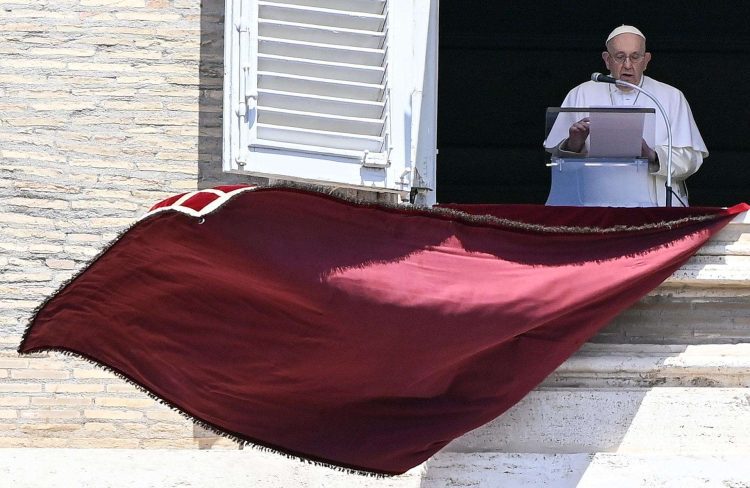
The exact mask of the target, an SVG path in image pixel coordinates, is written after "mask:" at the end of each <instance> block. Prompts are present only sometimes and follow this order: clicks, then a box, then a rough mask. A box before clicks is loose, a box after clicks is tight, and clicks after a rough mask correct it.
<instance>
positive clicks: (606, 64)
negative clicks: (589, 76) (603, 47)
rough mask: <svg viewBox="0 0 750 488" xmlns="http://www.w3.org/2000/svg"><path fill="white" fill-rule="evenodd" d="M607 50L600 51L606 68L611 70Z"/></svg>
mask: <svg viewBox="0 0 750 488" xmlns="http://www.w3.org/2000/svg"><path fill="white" fill-rule="evenodd" d="M609 59H610V57H609V51H603V52H602V60H603V61H604V65H605V66H606V67H607V69H608V70H609V71H610V72H611V71H612V69H611V68H610V67H609Z"/></svg>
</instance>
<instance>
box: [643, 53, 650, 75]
mask: <svg viewBox="0 0 750 488" xmlns="http://www.w3.org/2000/svg"><path fill="white" fill-rule="evenodd" d="M650 61H651V53H649V52H647V53H645V54H644V55H643V71H646V68H647V67H648V63H649V62H650Z"/></svg>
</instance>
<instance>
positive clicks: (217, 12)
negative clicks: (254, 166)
mask: <svg viewBox="0 0 750 488" xmlns="http://www.w3.org/2000/svg"><path fill="white" fill-rule="evenodd" d="M224 17H225V16H224V0H203V2H202V7H201V19H200V29H201V32H200V42H201V44H200V45H201V47H200V62H199V67H198V69H199V84H200V86H199V95H198V97H199V98H198V110H199V111H198V128H199V132H198V165H199V168H198V188H199V189H204V188H211V187H214V186H217V185H234V184H241V183H249V184H267V183H268V179H267V178H259V177H251V176H242V175H235V174H229V173H223V172H222V169H221V154H222V103H223V98H224V88H223V86H224V85H223V84H224Z"/></svg>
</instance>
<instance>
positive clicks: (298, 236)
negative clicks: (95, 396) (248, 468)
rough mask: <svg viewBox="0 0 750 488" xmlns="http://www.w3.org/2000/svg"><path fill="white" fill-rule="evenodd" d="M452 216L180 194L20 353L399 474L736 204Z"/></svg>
mask: <svg viewBox="0 0 750 488" xmlns="http://www.w3.org/2000/svg"><path fill="white" fill-rule="evenodd" d="M457 207H458V208H464V209H465V210H469V211H472V212H478V213H479V214H481V215H476V214H474V215H472V214H470V213H466V212H463V211H460V210H456V208H451V209H449V208H439V209H434V210H418V209H412V208H404V207H383V206H379V205H368V204H356V203H352V202H348V201H343V200H339V199H336V198H334V197H331V196H328V195H324V194H321V193H315V192H312V191H305V190H300V189H293V188H263V189H252V188H242V187H223V188H219V189H216V190H210V191H204V192H200V193H198V194H194V195H184V196H177V197H174V198H172V199H169V200H168V201H165V202H163V204H161V205H157V206H156V210H155V211H154V212H152V213H151V214H149V215H148V216H147V217H146V218H144V219H142V220H141V221H140V222H138V223H137V224H136V225H134V226H133V227H132V228H131V229H130V230H129V231H128V232H127V233H125V234H124V235H123V236H121V237H120V238H119V239H118V240H117V241H116V242H115V243H114V244H113V245H112V246H111V247H110V248H109V249H108V250H107V251H106V252H104V253H103V254H102V255H101V256H100V257H99V258H97V259H96V260H95V261H94V262H93V263H91V265H90V266H89V267H88V268H87V269H85V270H84V271H83V272H82V273H81V274H79V275H78V276H77V277H76V278H75V279H73V280H72V281H71V282H70V283H69V284H68V285H67V286H66V287H65V288H64V289H62V290H61V291H60V292H58V293H57V294H56V295H55V296H53V297H52V298H51V299H50V300H49V301H48V302H47V303H46V304H45V305H44V306H43V307H42V308H41V310H40V311H39V312H38V313H37V314H36V316H35V317H34V319H33V321H32V323H31V324H30V326H29V328H28V330H27V332H26V335H25V336H24V340H23V342H22V344H21V346H20V348H19V351H20V352H24V353H28V352H33V351H39V350H45V349H52V350H62V351H68V352H73V353H76V354H78V355H81V356H83V357H85V358H87V359H89V360H92V361H95V362H97V363H99V364H101V365H103V366H105V367H107V368H109V369H111V370H113V371H115V372H117V373H118V374H120V375H122V376H123V377H125V378H127V379H128V380H130V381H132V382H133V383H135V384H137V385H139V386H141V387H143V388H145V389H146V390H147V391H149V392H150V393H151V394H153V395H154V396H156V397H158V398H159V399H161V400H163V401H164V402H166V403H168V404H169V405H171V406H173V407H174V408H177V409H179V410H180V411H181V412H183V413H185V414H186V415H189V416H190V417H192V418H194V419H197V420H198V421H200V422H202V423H204V424H205V425H208V426H210V427H212V428H214V429H215V430H217V431H219V432H222V433H224V434H226V435H229V436H232V437H234V438H236V439H238V440H241V441H248V442H251V443H254V444H258V445H262V446H266V447H270V448H272V449H275V450H278V451H282V452H284V453H287V454H291V455H295V456H300V457H304V458H306V459H310V460H314V461H319V462H322V463H327V464H332V465H336V466H340V467H345V468H350V469H355V470H362V471H368V472H376V473H382V474H397V473H402V472H404V471H406V470H407V469H409V468H411V467H413V466H416V465H418V464H419V463H421V462H423V461H425V460H426V459H427V458H428V457H429V456H431V455H432V454H434V453H435V452H436V451H438V450H439V449H440V448H442V447H443V446H444V445H445V444H447V443H448V442H449V441H451V440H452V439H454V438H455V437H457V436H460V435H461V434H463V433H465V432H467V431H469V430H471V429H474V428H476V427H478V426H480V425H482V424H484V423H486V422H488V421H490V420H492V419H493V418H495V417H496V416H498V415H499V414H501V413H502V412H504V411H505V410H507V409H508V408H509V407H511V406H512V405H513V404H515V403H516V402H518V401H519V400H520V399H521V398H522V397H523V396H524V395H525V394H526V393H527V392H528V391H530V390H531V389H532V388H534V386H536V385H537V384H538V383H539V382H541V381H542V380H543V379H544V378H545V377H546V376H547V375H548V374H549V373H550V372H552V371H553V370H554V369H555V368H556V367H557V366H558V365H560V364H561V363H562V362H563V361H564V360H565V359H566V358H568V357H569V356H570V355H571V354H572V353H573V352H574V351H576V349H578V348H579V346H580V345H581V344H583V343H584V342H585V341H586V340H587V339H588V338H590V337H591V336H592V335H593V334H595V333H596V332H597V331H598V330H599V329H600V328H601V327H602V326H604V325H605V324H606V323H607V322H608V321H610V320H611V319H612V318H613V317H614V316H615V315H616V314H618V313H619V312H620V311H622V310H623V309H625V308H626V307H628V306H629V305H631V304H633V303H634V302H635V301H637V300H638V299H639V298H640V297H642V296H643V295H644V294H646V293H647V292H648V291H649V290H651V289H653V288H654V287H656V286H658V285H659V284H660V283H661V282H662V281H663V280H664V279H665V278H667V277H668V276H669V275H670V274H671V273H672V272H673V271H674V270H676V269H677V268H678V267H679V266H680V265H681V264H682V263H684V262H685V260H687V259H688V258H689V257H690V256H691V255H692V254H693V253H694V252H695V251H696V250H697V249H698V248H699V247H700V246H701V245H703V244H704V243H705V242H706V240H707V239H708V238H709V237H710V236H711V235H712V234H713V233H714V232H716V231H718V230H719V229H721V227H722V226H723V225H724V224H726V223H727V222H728V221H729V220H730V219H731V217H732V215H734V214H736V213H739V212H741V211H744V210H747V209H748V207H747V205H743V206H737V207H734V208H732V209H729V210H721V209H627V210H623V209H565V208H546V207H537V206H490V207H483V208H471V207H462V206H457ZM571 216H573V217H571ZM509 217H510V218H509Z"/></svg>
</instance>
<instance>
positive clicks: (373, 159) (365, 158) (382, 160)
mask: <svg viewBox="0 0 750 488" xmlns="http://www.w3.org/2000/svg"><path fill="white" fill-rule="evenodd" d="M390 165H391V161H390V159H389V158H388V153H371V152H370V151H365V152H364V154H363V155H362V166H364V167H365V168H374V169H386V168H388V167H389V166H390Z"/></svg>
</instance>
